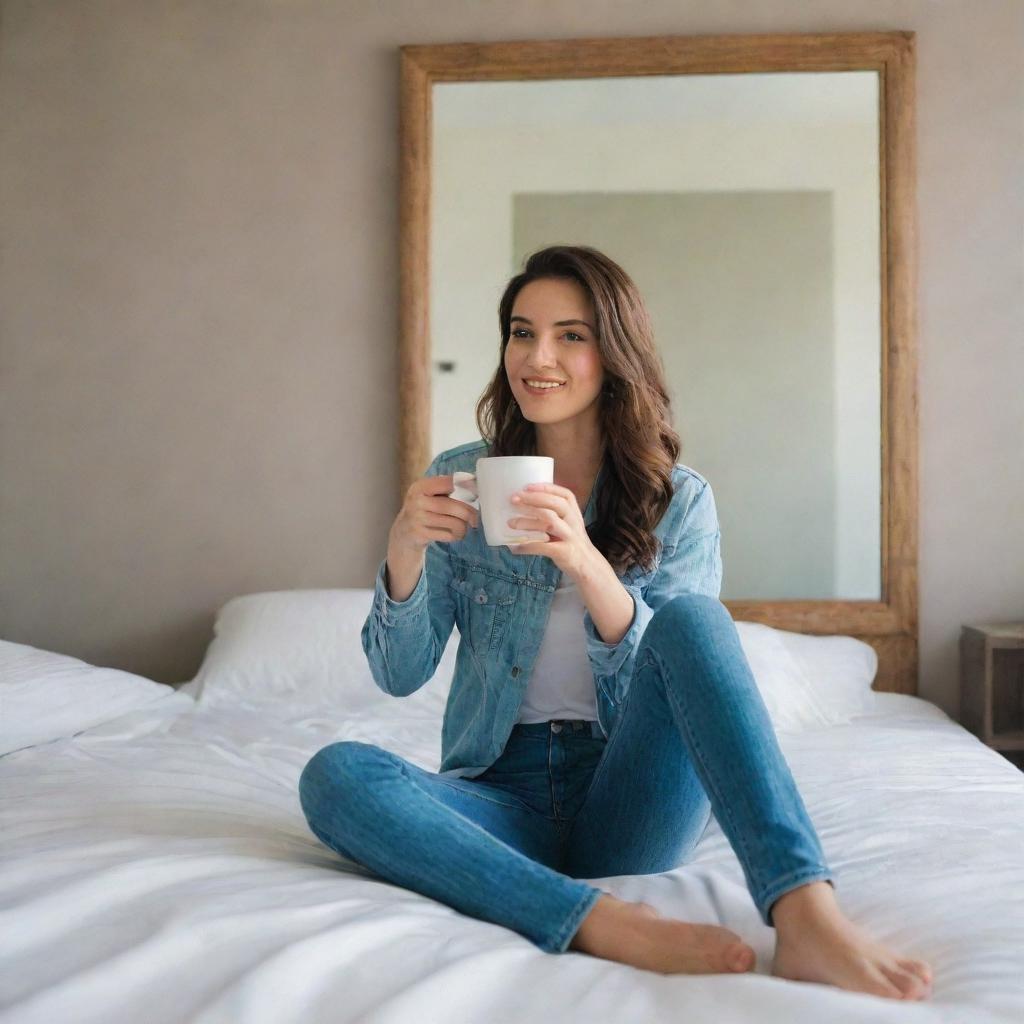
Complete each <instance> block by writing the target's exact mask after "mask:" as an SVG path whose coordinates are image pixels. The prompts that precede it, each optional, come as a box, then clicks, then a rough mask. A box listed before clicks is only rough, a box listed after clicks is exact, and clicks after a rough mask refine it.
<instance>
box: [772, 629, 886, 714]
mask: <svg viewBox="0 0 1024 1024" xmlns="http://www.w3.org/2000/svg"><path fill="white" fill-rule="evenodd" d="M776 633H778V636H779V639H780V640H781V641H782V645H783V647H785V648H786V650H787V651H788V652H789V653H790V655H791V656H792V657H793V660H794V661H795V662H796V664H797V666H798V667H799V669H800V671H801V672H802V673H803V676H804V679H805V681H806V682H807V684H808V685H809V686H810V688H811V689H812V690H813V691H814V693H815V694H816V695H817V697H818V699H819V701H821V703H822V704H823V705H825V707H826V708H827V710H828V712H829V717H830V720H832V721H844V722H845V721H848V720H849V719H850V718H853V717H854V716H855V715H863V714H868V713H870V712H871V711H873V710H874V709H875V706H876V703H877V701H876V699H875V698H876V696H877V694H876V693H875V691H874V690H872V689H871V684H872V683H873V682H874V681H875V676H876V675H877V674H878V652H877V651H876V650H875V649H874V647H872V646H871V644H867V643H865V642H864V641H863V640H858V639H857V638H856V637H854V636H812V635H811V634H809V633H790V632H788V631H786V630H783V629H778V630H776Z"/></svg>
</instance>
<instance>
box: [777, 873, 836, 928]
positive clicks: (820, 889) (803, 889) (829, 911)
mask: <svg viewBox="0 0 1024 1024" xmlns="http://www.w3.org/2000/svg"><path fill="white" fill-rule="evenodd" d="M771 916H772V924H773V926H774V927H775V929H776V931H786V930H787V929H788V928H791V927H797V926H800V925H806V924H807V922H808V921H810V920H821V919H823V918H835V917H837V916H838V917H842V911H841V910H840V909H839V904H838V903H837V902H836V896H835V890H834V889H833V888H832V886H831V885H830V884H829V883H828V882H825V881H817V882H807V883H806V884H804V885H800V886H797V888H795V889H790V890H789V892H786V893H783V894H782V895H781V896H780V897H779V898H778V899H777V900H776V901H775V902H774V903H773V904H772V906H771Z"/></svg>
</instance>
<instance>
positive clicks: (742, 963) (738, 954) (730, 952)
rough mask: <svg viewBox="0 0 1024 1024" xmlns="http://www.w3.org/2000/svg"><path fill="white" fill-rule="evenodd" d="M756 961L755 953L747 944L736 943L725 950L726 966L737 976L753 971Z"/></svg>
mask: <svg viewBox="0 0 1024 1024" xmlns="http://www.w3.org/2000/svg"><path fill="white" fill-rule="evenodd" d="M756 959H757V957H756V956H755V954H754V951H753V950H752V949H751V948H750V946H748V945H747V944H746V943H745V942H734V943H732V944H731V945H729V946H727V947H726V949H725V965H726V967H728V969H729V970H730V971H733V972H735V973H737V974H743V973H745V972H746V971H749V970H751V969H752V968H753V966H754V962H755V960H756Z"/></svg>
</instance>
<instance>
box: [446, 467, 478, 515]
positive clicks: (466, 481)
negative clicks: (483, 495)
mask: <svg viewBox="0 0 1024 1024" xmlns="http://www.w3.org/2000/svg"><path fill="white" fill-rule="evenodd" d="M452 484H453V485H454V488H453V490H452V492H451V494H450V495H449V497H452V498H454V499H455V500H456V501H463V502H465V503H466V504H467V505H469V507H470V508H475V509H477V510H479V509H480V495H479V491H478V490H477V483H476V474H475V473H466V472H464V471H462V470H456V472H454V473H453V474H452Z"/></svg>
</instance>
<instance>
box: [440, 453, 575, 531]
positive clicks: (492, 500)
mask: <svg viewBox="0 0 1024 1024" xmlns="http://www.w3.org/2000/svg"><path fill="white" fill-rule="evenodd" d="M554 479H555V460H554V459H553V458H551V456H550V455H495V456H492V457H491V458H487V459H477V462H476V473H464V472H462V471H459V472H456V473H454V474H452V482H453V483H454V484H455V489H454V490H453V491H452V492H451V497H453V498H456V499H457V500H458V501H464V502H465V503H466V504H467V505H472V506H473V508H476V509H479V510H480V521H481V523H482V524H483V528H484V540H486V541H487V543H488V545H489V546H490V547H492V548H493V547H500V546H501V545H502V544H506V545H508V544H528V543H529V542H530V541H535V540H547V539H548V535H547V534H546V533H544V532H542V531H538V530H516V529H513V528H512V527H511V526H509V525H508V521H509V520H510V519H515V518H517V517H527V516H529V514H530V512H529V508H528V507H525V506H523V505H513V504H512V495H513V494H515V493H516V492H517V491H521V490H523V489H524V488H525V487H526V485H527V484H550V483H553V482H554Z"/></svg>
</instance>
